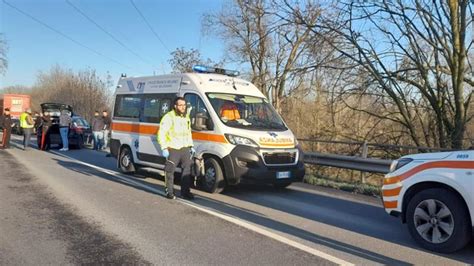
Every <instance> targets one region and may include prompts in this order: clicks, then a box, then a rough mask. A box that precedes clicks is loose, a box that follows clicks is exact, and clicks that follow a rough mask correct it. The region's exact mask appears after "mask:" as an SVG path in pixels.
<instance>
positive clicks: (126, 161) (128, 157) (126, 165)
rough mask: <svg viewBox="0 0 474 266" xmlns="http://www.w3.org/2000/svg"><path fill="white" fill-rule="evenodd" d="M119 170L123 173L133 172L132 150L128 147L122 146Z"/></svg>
mask: <svg viewBox="0 0 474 266" xmlns="http://www.w3.org/2000/svg"><path fill="white" fill-rule="evenodd" d="M118 163H119V167H120V171H122V173H125V174H133V173H135V164H134V163H133V156H132V151H131V150H130V148H129V147H123V148H122V150H121V151H120V156H119V160H118Z"/></svg>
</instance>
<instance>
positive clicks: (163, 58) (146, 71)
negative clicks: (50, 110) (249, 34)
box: [0, 0, 224, 89]
mask: <svg viewBox="0 0 474 266" xmlns="http://www.w3.org/2000/svg"><path fill="white" fill-rule="evenodd" d="M0 1H1V2H0V14H1V20H0V33H3V38H4V39H6V41H7V44H8V51H7V59H8V69H7V71H6V73H5V75H3V76H2V75H1V74H0V89H2V88H5V87H8V86H13V85H24V86H32V85H34V83H35V82H36V78H37V75H38V73H40V72H43V73H47V72H49V70H50V69H51V67H53V66H54V65H56V64H57V65H59V66H61V67H63V68H66V69H72V70H73V71H74V72H77V71H80V70H86V69H95V70H96V71H97V73H98V75H99V76H100V77H101V78H102V79H103V80H104V81H105V79H106V77H107V74H110V76H111V77H112V79H113V81H114V83H116V82H117V80H118V79H119V77H120V75H121V74H122V73H126V74H127V76H143V75H152V74H165V73H170V72H171V68H170V65H169V63H168V60H169V59H170V58H171V55H170V53H171V52H172V51H174V50H175V49H176V48H179V47H184V48H186V49H191V48H194V49H199V51H200V52H201V55H202V57H203V58H204V59H206V58H210V59H212V60H213V61H219V60H220V59H222V57H223V56H224V45H223V43H222V41H221V40H220V39H219V38H217V37H213V36H203V35H202V33H201V32H202V31H201V18H202V15H203V14H204V13H206V12H215V11H219V10H220V9H221V8H222V5H223V0H222V1H221V0H0ZM68 2H69V3H68ZM133 4H134V5H135V6H136V8H137V9H138V11H137V9H136V8H135V7H134V5H133ZM10 5H12V6H14V7H15V8H17V9H19V10H21V11H22V12H24V13H27V14H28V15H25V14H23V13H21V12H19V11H18V10H17V9H15V8H13V7H11V6H10ZM81 12H82V13H83V14H85V15H86V16H87V17H89V18H90V19H91V20H93V22H95V23H96V24H97V25H98V26H97V25H95V24H94V23H93V22H91V21H90V20H88V19H87V18H86V17H84V16H83V15H82V14H81ZM139 12H140V13H141V14H142V15H143V17H144V18H145V20H146V21H145V20H144V19H143V18H142V16H141V15H140V13H139ZM32 17H33V18H32ZM147 23H148V24H149V25H150V26H151V28H150V27H149V26H148V25H147ZM44 24H46V25H47V26H45V25H44ZM99 27H100V28H102V29H104V30H105V31H106V32H107V33H105V32H104V31H102V30H101V29H100V28H99ZM71 39H72V40H71Z"/></svg>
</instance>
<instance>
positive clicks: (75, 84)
mask: <svg viewBox="0 0 474 266" xmlns="http://www.w3.org/2000/svg"><path fill="white" fill-rule="evenodd" d="M32 96H33V97H32V105H33V107H34V108H35V109H37V110H39V108H40V106H39V105H40V104H41V103H44V102H57V103H64V104H69V105H71V106H72V107H73V110H74V112H75V113H77V114H80V115H82V116H84V117H85V118H86V119H91V118H92V115H93V113H94V111H95V110H99V111H100V110H106V109H109V103H110V96H111V92H110V91H109V90H108V88H107V84H106V82H104V81H102V80H101V79H100V78H99V77H98V76H97V74H96V72H95V70H92V69H88V70H83V71H79V72H78V73H74V72H73V71H72V70H67V69H64V68H61V67H60V66H54V67H52V68H51V70H50V71H49V72H48V73H41V74H40V75H39V76H38V80H37V83H36V85H35V87H34V89H33V92H32Z"/></svg>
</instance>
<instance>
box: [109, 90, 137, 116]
mask: <svg viewBox="0 0 474 266" xmlns="http://www.w3.org/2000/svg"><path fill="white" fill-rule="evenodd" d="M140 105H141V98H140V95H138V94H129V95H117V98H116V99H115V108H114V119H119V120H138V118H139V115H140Z"/></svg>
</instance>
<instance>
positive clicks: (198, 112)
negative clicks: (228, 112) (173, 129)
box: [184, 93, 213, 130]
mask: <svg viewBox="0 0 474 266" xmlns="http://www.w3.org/2000/svg"><path fill="white" fill-rule="evenodd" d="M184 99H185V100H186V104H187V111H188V112H189V116H190V118H191V124H192V127H193V129H194V130H212V128H213V125H212V121H211V117H210V116H209V112H208V111H207V108H206V105H204V102H203V101H202V100H201V98H200V97H199V95H196V94H192V93H187V94H186V95H184ZM196 117H201V118H202V117H204V118H205V119H206V123H205V124H206V127H205V128H200V129H198V128H196Z"/></svg>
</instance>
